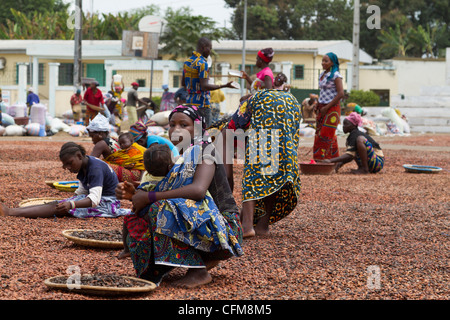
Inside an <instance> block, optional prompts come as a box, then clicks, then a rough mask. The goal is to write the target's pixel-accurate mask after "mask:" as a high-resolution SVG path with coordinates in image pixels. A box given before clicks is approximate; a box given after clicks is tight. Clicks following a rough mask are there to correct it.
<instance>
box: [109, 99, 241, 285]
mask: <svg viewBox="0 0 450 320" xmlns="http://www.w3.org/2000/svg"><path fill="white" fill-rule="evenodd" d="M169 126H170V129H169V136H170V138H171V140H172V141H173V140H174V139H176V138H181V139H179V140H178V141H176V142H174V143H175V145H176V146H177V148H178V149H179V151H180V154H181V156H180V157H179V158H178V159H177V160H176V161H175V164H174V166H173V167H172V168H171V170H170V171H169V173H168V174H167V175H166V176H165V177H164V178H163V179H162V180H161V181H160V182H159V183H158V184H157V185H156V187H155V188H154V191H141V190H139V191H136V190H135V189H134V187H133V186H132V185H130V184H128V183H124V184H119V186H118V188H117V189H116V195H117V197H118V198H119V199H128V200H132V202H133V207H134V212H135V213H137V214H138V216H140V217H142V218H141V219H140V221H137V220H136V219H134V222H133V225H132V226H131V225H127V229H128V230H129V234H128V236H127V247H128V248H129V251H130V256H131V258H132V260H133V265H134V268H135V270H136V274H137V276H138V277H141V278H144V279H148V280H150V281H153V282H155V283H157V284H159V283H160V281H161V280H162V278H163V276H164V275H165V274H167V273H168V272H169V271H170V270H171V269H173V268H174V267H186V268H188V271H187V273H186V275H185V276H184V277H183V278H182V279H180V280H179V281H177V282H176V285H179V286H182V287H187V288H193V287H197V286H199V285H203V284H206V283H209V282H210V281H211V280H212V279H211V275H210V274H209V272H208V270H209V269H210V268H212V267H214V266H216V265H217V263H218V262H219V261H220V260H226V259H229V258H231V257H233V256H240V255H242V254H243V251H242V248H241V243H242V230H241V225H240V221H239V217H238V209H237V206H236V202H235V200H234V198H233V194H232V192H231V190H230V187H229V185H228V183H227V180H226V175H225V170H224V168H223V165H221V164H220V162H219V161H216V159H215V149H214V146H213V145H212V144H211V143H210V142H209V141H208V140H207V139H205V137H206V136H205V135H206V131H205V122H204V121H203V118H202V117H201V115H200V112H199V111H198V108H196V107H195V106H186V105H184V106H178V107H177V108H175V109H174V110H173V111H172V113H171V114H170V116H169ZM204 139H205V140H204ZM137 222H138V223H137ZM136 223H137V224H136Z"/></svg>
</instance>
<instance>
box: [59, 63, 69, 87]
mask: <svg viewBox="0 0 450 320" xmlns="http://www.w3.org/2000/svg"><path fill="white" fill-rule="evenodd" d="M58 84H59V85H60V86H71V85H73V63H61V64H60V65H59V72H58Z"/></svg>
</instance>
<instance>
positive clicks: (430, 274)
mask: <svg viewBox="0 0 450 320" xmlns="http://www.w3.org/2000/svg"><path fill="white" fill-rule="evenodd" d="M68 140H75V141H79V142H81V143H82V144H84V145H85V147H86V148H88V150H90V149H91V147H92V145H91V143H90V141H89V139H86V138H84V139H82V138H72V137H69V136H66V135H64V134H59V135H56V136H53V137H47V138H34V139H32V138H30V137H24V138H22V139H18V138H17V137H15V138H11V137H9V138H7V139H4V138H3V137H1V138H0V201H1V202H2V203H4V204H6V205H7V206H17V205H18V204H19V202H20V201H22V200H24V199H29V198H39V197H61V198H64V197H67V196H68V195H69V194H68V193H65V192H61V191H57V190H55V189H52V188H50V187H48V186H47V185H45V183H44V181H46V180H73V179H74V178H75V177H74V176H73V175H71V174H70V173H66V172H64V171H63V170H62V168H61V163H60V162H59V160H58V151H59V148H60V146H61V145H62V143H63V142H64V141H68ZM377 140H378V141H379V142H380V144H381V146H382V147H383V146H396V147H389V148H388V147H386V148H384V152H385V155H386V164H385V168H384V169H383V171H382V172H381V173H379V174H376V175H369V176H354V175H351V174H349V171H350V169H351V168H355V166H354V165H353V164H351V165H347V166H345V167H343V168H342V169H341V171H340V173H339V174H332V175H329V176H311V175H302V176H301V183H302V192H301V199H300V203H299V204H298V206H297V208H296V209H295V211H294V212H292V213H291V214H290V215H289V216H288V217H286V218H285V219H283V220H281V221H280V222H278V223H276V224H275V225H273V226H272V227H271V236H270V237H267V238H258V237H256V238H252V239H250V240H246V241H245V242H244V245H243V248H244V250H245V255H244V256H243V257H240V258H234V259H231V260H229V261H226V262H222V263H221V264H220V265H219V266H218V267H216V268H215V269H213V270H212V271H211V273H212V276H213V281H212V283H210V284H208V285H206V286H204V287H200V288H197V289H192V290H188V289H179V288H174V287H173V286H172V285H171V282H172V281H174V280H176V279H178V278H180V276H182V275H183V273H184V271H183V270H182V269H177V270H175V271H173V272H172V273H171V274H170V275H169V276H168V278H167V279H166V280H165V281H164V282H163V283H162V285H161V286H160V287H159V288H157V289H156V290H154V291H152V292H151V293H149V294H145V295H140V296H124V297H119V298H117V299H150V300H192V299H194V300H196V299H200V300H224V299H231V300H234V299H260V300H266V299H272V300H282V299H289V300H291V299H300V300H303V299H309V300H316V299H328V300H334V299H356V300H365V299H374V300H378V299H394V300H399V299H436V300H446V299H449V298H450V292H449V278H448V275H449V271H450V268H449V261H450V259H449V258H450V257H449V252H450V251H449V249H450V248H449V243H450V242H449V240H450V226H449V211H450V210H449V209H450V205H449V199H450V196H449V188H448V186H449V182H450V179H449V169H450V165H449V163H450V161H449V159H450V150H449V146H450V135H444V134H442V135H432V134H426V135H412V136H409V137H380V138H378V139H377ZM342 141H343V140H342V139H341V140H340V146H344V144H343V143H342ZM311 143H312V139H304V140H302V142H301V146H300V156H299V158H300V159H299V161H308V160H309V159H310V158H311V153H310V152H309V151H310V147H309V146H310V145H311ZM421 147H423V148H421ZM430 148H431V149H430ZM430 150H431V151H430ZM405 163H412V164H419V165H433V166H439V167H442V168H443V169H444V170H443V171H442V172H441V173H439V174H412V173H406V172H405V170H404V168H403V167H402V165H403V164H405ZM241 175H242V165H238V166H237V167H236V176H235V179H236V190H235V197H236V199H237V201H238V203H239V204H240V203H241V196H240V177H241ZM124 206H126V207H129V203H124ZM121 223H122V219H120V218H119V219H101V218H95V219H87V220H81V219H75V218H55V219H53V218H52V219H25V218H10V217H9V218H8V217H0V300H6V299H12V300H17V299H24V300H42V299H62V300H85V299H86V300H91V299H103V298H102V297H97V296H89V295H82V294H77V293H73V292H62V291H56V290H51V289H48V288H47V287H46V286H45V285H44V280H45V279H46V278H49V277H53V276H57V275H66V274H67V273H66V271H67V269H68V268H69V267H70V266H79V267H80V270H81V273H82V274H86V273H113V274H117V275H130V276H134V269H133V266H132V263H131V261H130V260H125V261H123V260H118V259H117V258H116V256H117V254H118V253H119V251H118V250H104V249H90V248H87V247H83V246H80V245H75V244H73V243H72V242H70V241H68V240H67V239H66V238H64V237H63V236H62V235H61V231H63V230H65V229H74V228H86V229H118V228H121ZM371 266H375V268H379V270H380V284H381V287H380V288H378V289H377V288H374V287H373V286H370V285H369V286H368V272H367V270H368V268H369V267H371ZM370 283H372V284H373V282H370Z"/></svg>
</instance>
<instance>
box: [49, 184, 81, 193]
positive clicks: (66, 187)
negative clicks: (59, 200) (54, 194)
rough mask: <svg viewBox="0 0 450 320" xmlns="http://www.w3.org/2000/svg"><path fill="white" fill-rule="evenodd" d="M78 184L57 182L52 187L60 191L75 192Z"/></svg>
mask: <svg viewBox="0 0 450 320" xmlns="http://www.w3.org/2000/svg"><path fill="white" fill-rule="evenodd" d="M78 184H79V183H78V181H58V182H54V183H53V186H54V187H55V188H56V189H58V190H60V191H66V192H75V190H77V189H78Z"/></svg>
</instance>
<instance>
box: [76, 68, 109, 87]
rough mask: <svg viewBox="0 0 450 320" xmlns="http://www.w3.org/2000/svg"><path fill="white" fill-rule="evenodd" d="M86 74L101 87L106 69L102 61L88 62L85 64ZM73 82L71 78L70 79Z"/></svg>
mask: <svg viewBox="0 0 450 320" xmlns="http://www.w3.org/2000/svg"><path fill="white" fill-rule="evenodd" d="M86 76H87V77H88V78H94V79H95V80H97V82H98V84H99V85H100V86H101V87H103V86H104V85H105V83H106V82H105V78H106V71H105V65H104V64H103V63H88V64H86ZM72 82H73V80H72Z"/></svg>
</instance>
